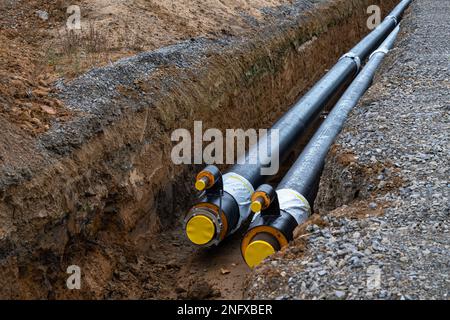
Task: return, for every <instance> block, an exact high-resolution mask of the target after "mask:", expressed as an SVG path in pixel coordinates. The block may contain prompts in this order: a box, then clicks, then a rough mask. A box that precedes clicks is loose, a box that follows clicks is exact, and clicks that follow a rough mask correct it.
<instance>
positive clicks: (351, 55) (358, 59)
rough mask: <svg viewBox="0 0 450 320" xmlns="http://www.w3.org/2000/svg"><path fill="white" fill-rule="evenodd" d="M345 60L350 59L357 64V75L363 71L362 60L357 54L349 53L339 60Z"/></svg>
mask: <svg viewBox="0 0 450 320" xmlns="http://www.w3.org/2000/svg"><path fill="white" fill-rule="evenodd" d="M345 58H350V59H352V60H353V62H354V63H355V64H356V73H358V72H359V70H360V69H361V59H360V58H359V57H358V55H357V54H355V53H354V52H351V51H349V52H347V53H346V54H344V55H343V56H342V57H341V58H340V59H339V60H342V59H345Z"/></svg>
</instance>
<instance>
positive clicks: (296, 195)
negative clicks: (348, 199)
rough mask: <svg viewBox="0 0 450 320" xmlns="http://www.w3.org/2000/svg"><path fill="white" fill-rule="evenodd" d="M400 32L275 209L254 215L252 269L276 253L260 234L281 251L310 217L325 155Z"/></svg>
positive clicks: (332, 119) (334, 115)
mask: <svg viewBox="0 0 450 320" xmlns="http://www.w3.org/2000/svg"><path fill="white" fill-rule="evenodd" d="M398 32H399V27H396V28H395V29H394V31H392V33H391V34H390V35H389V36H388V38H387V39H386V40H385V41H384V42H383V43H382V44H381V46H380V47H379V48H378V49H377V50H376V51H374V52H373V53H372V55H371V56H370V59H369V61H368V63H367V64H366V66H365V67H364V69H363V70H362V71H361V72H360V74H359V75H358V76H357V77H356V79H355V80H354V81H353V82H352V83H351V84H350V86H349V87H348V89H347V90H346V91H345V92H344V94H343V95H342V97H341V98H340V100H339V101H338V102H337V104H336V106H335V107H334V108H333V109H332V111H331V112H330V114H329V115H328V117H327V118H326V120H325V121H324V122H323V123H322V125H321V126H320V127H319V129H318V130H317V131H316V133H315V134H314V136H313V137H312V138H311V140H310V141H309V143H308V144H307V146H306V147H305V149H304V150H303V152H302V153H301V155H300V157H299V158H298V159H297V161H296V162H295V163H294V164H293V166H292V167H291V168H290V170H289V171H288V172H287V173H286V175H285V177H284V178H283V180H282V181H281V182H280V183H279V185H278V187H277V191H276V193H277V198H278V199H277V200H278V201H272V204H274V205H275V207H269V208H268V209H265V210H261V212H260V213H258V214H256V215H255V217H254V219H253V221H252V223H251V225H250V227H249V230H248V231H247V234H246V235H245V236H244V239H243V241H242V245H241V250H242V254H243V256H244V259H245V261H246V263H247V264H248V265H249V266H250V267H253V266H255V265H257V264H259V263H260V262H261V261H262V260H263V259H264V258H266V257H267V256H268V255H270V254H271V253H273V252H275V251H276V249H275V248H274V247H273V246H272V245H271V243H270V242H268V241H265V242H264V241H262V240H259V238H260V237H259V234H260V233H264V234H265V237H266V238H267V233H271V234H272V239H271V241H272V242H273V241H278V247H282V246H283V244H284V245H286V243H287V242H289V241H290V240H292V237H293V231H294V229H295V228H296V227H297V226H298V225H299V224H301V223H303V222H305V221H306V220H307V219H308V217H309V215H310V214H311V209H310V205H309V202H310V201H311V203H312V202H313V200H311V199H308V200H309V201H308V200H307V197H308V195H309V194H310V191H311V190H312V189H313V188H314V186H315V185H316V183H317V182H318V180H319V178H320V175H321V172H322V169H323V166H324V162H325V158H326V155H327V153H328V151H329V149H330V147H331V145H332V144H333V142H334V140H335V139H336V137H337V135H338V134H339V132H340V131H341V129H342V127H343V125H344V123H345V120H346V118H347V116H348V114H349V113H350V111H351V110H352V108H353V107H355V106H356V105H357V103H358V101H359V99H360V98H361V97H362V96H363V95H364V93H365V92H366V90H367V89H368V88H369V87H370V85H371V83H372V80H373V77H374V76H375V73H376V71H377V69H378V67H379V66H380V64H381V62H382V61H383V58H384V57H385V55H386V54H387V52H388V51H389V50H390V49H391V48H392V47H393V44H394V42H395V39H396V37H397V34H398ZM269 187H270V186H269ZM267 188H268V185H263V186H261V187H260V188H258V190H267ZM257 192H258V191H257ZM252 208H253V206H252ZM280 240H281V241H280Z"/></svg>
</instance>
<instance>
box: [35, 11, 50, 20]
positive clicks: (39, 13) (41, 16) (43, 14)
mask: <svg viewBox="0 0 450 320" xmlns="http://www.w3.org/2000/svg"><path fill="white" fill-rule="evenodd" d="M36 15H37V16H38V17H39V19H41V20H43V21H47V20H48V12H47V11H44V10H37V11H36Z"/></svg>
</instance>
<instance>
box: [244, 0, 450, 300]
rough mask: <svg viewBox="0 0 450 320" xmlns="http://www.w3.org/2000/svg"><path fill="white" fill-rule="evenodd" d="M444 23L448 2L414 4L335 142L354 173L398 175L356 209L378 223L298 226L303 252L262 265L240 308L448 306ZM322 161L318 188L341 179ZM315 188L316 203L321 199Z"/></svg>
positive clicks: (449, 140) (448, 89)
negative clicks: (256, 302)
mask: <svg viewBox="0 0 450 320" xmlns="http://www.w3.org/2000/svg"><path fill="white" fill-rule="evenodd" d="M449 16H450V1H447V0H421V1H414V3H413V4H412V6H411V11H410V13H409V14H408V15H407V16H406V17H405V19H404V21H403V23H402V29H403V32H402V33H403V35H402V36H401V38H400V40H399V41H398V43H397V49H395V50H394V52H393V53H391V54H390V56H389V58H388V59H387V61H386V63H385V65H384V67H383V73H382V74H380V75H379V76H378V77H377V80H376V81H375V83H374V85H373V87H372V88H371V89H370V90H369V92H368V93H367V95H366V96H365V98H364V99H363V101H362V102H361V104H360V105H359V106H358V107H357V108H356V109H355V110H354V111H353V112H352V114H351V116H350V118H349V120H348V122H347V124H346V127H345V128H344V130H343V132H342V133H341V135H340V137H339V138H338V141H337V143H338V145H339V146H340V148H343V149H345V150H349V151H350V152H352V153H353V154H355V155H356V159H357V163H358V165H360V166H365V167H367V166H371V165H376V164H384V163H388V162H389V163H392V164H393V168H395V169H396V170H398V172H397V174H398V175H399V176H400V177H401V181H402V183H401V185H400V186H398V187H397V188H394V189H390V190H388V191H383V192H381V191H377V190H381V189H382V188H378V189H377V188H375V191H374V192H373V193H372V196H373V198H368V199H366V200H367V203H368V204H367V206H368V208H367V209H369V210H376V209H377V207H378V206H380V204H381V203H387V204H388V205H387V207H386V208H385V207H383V209H382V211H383V214H382V215H380V216H368V217H365V218H362V219H354V218H353V219H352V218H346V217H336V216H333V215H330V216H325V218H324V220H325V222H327V224H328V225H327V226H326V227H325V228H320V227H319V226H317V225H310V226H308V227H307V229H306V231H307V235H308V234H309V236H306V237H305V239H306V243H307V244H306V248H307V249H306V252H305V253H301V251H300V253H298V254H297V255H295V254H294V257H292V256H291V257H290V258H289V259H282V258H280V257H279V256H275V257H273V258H272V259H269V261H267V262H265V264H264V265H263V266H262V267H261V268H259V269H258V270H257V271H256V272H255V273H254V274H253V276H252V279H251V281H250V285H249V290H248V291H249V297H250V298H260V299H274V298H277V299H448V298H449V294H450V276H449V275H450V237H449V229H450V222H449V215H450V181H449V177H450V160H449V158H450V150H449V149H450V148H449V146H450V121H449V110H450V81H449V79H450V41H449V39H450V29H449V27H448V17H449ZM330 161H331V160H330V159H328V163H327V166H326V169H329V171H326V172H324V176H323V177H322V180H326V179H331V178H332V176H333V175H336V174H340V172H339V170H343V169H342V168H339V167H337V168H334V169H333V168H331V167H332V164H331V163H330ZM333 170H334V171H335V172H332V171H333ZM389 170H392V168H386V171H389ZM386 175H389V172H388V173H387V174H386ZM367 179H368V180H370V179H373V180H374V181H379V183H380V184H383V181H384V180H386V179H387V178H386V177H385V176H384V174H380V175H379V176H376V177H367ZM336 187H337V188H338V186H336ZM321 188H322V190H319V196H320V195H321V194H324V193H326V192H329V190H323V186H322V184H321ZM357 200H360V199H357ZM363 200H364V199H363ZM349 205H351V204H349ZM319 209H320V208H319ZM341 209H342V208H341ZM343 210H344V211H345V207H344V208H343ZM321 212H322V210H321ZM297 251H298V250H297ZM288 252H289V253H291V254H292V253H293V252H294V253H295V245H294V246H292V247H291V248H289V249H288ZM269 270H270V272H269Z"/></svg>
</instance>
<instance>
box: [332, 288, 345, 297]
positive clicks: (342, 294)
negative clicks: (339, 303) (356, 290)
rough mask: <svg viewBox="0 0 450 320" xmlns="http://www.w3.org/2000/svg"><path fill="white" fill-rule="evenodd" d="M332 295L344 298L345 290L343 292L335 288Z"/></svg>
mask: <svg viewBox="0 0 450 320" xmlns="http://www.w3.org/2000/svg"><path fill="white" fill-rule="evenodd" d="M334 295H335V296H336V298H338V299H344V298H345V292H344V291H340V290H336V291H335V292H334Z"/></svg>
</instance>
